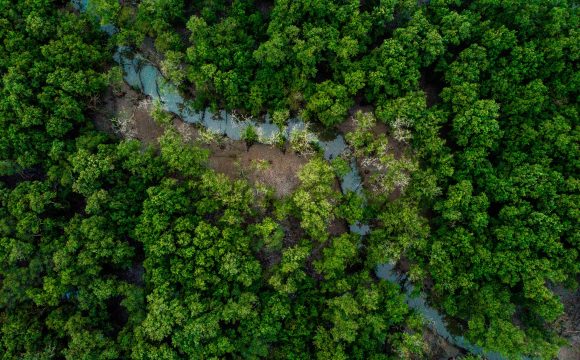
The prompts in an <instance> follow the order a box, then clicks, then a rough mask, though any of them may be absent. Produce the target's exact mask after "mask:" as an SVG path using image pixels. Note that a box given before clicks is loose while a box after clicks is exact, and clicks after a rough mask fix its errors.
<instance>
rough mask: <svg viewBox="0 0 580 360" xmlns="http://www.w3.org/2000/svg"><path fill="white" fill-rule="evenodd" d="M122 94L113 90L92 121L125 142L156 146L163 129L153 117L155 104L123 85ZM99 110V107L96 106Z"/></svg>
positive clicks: (105, 95) (107, 94)
mask: <svg viewBox="0 0 580 360" xmlns="http://www.w3.org/2000/svg"><path fill="white" fill-rule="evenodd" d="M119 90H120V91H118V92H114V91H113V90H111V89H110V88H109V89H108V90H107V92H106V93H105V94H104V96H103V97H102V99H101V101H100V106H99V107H98V109H97V110H95V111H94V113H93V115H92V118H93V122H94V124H95V127H96V128H97V129H98V130H101V131H104V132H106V133H109V134H113V135H116V136H118V137H121V138H125V139H138V140H141V141H142V142H143V143H145V144H148V145H156V144H157V143H158V140H157V139H158V138H159V137H160V136H161V135H163V128H162V127H161V126H159V125H158V124H157V123H156V122H155V120H153V118H152V117H151V109H152V106H153V105H152V102H151V100H150V99H148V98H146V97H144V96H142V95H140V94H139V93H137V92H136V91H135V90H133V89H131V88H130V87H129V86H128V85H127V84H125V83H123V85H122V86H121V88H120V89H119ZM95 108H97V107H95Z"/></svg>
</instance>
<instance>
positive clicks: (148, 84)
mask: <svg viewBox="0 0 580 360" xmlns="http://www.w3.org/2000/svg"><path fill="white" fill-rule="evenodd" d="M88 1H89V0H72V1H71V3H72V5H73V7H74V8H76V9H77V10H79V11H83V12H84V11H86V10H87V6H88ZM101 29H102V30H103V31H104V32H106V33H107V34H109V35H112V34H114V33H115V32H116V28H115V27H114V26H113V25H110V24H109V25H104V26H101ZM113 59H114V60H115V62H117V63H118V64H119V65H121V66H122V68H123V72H124V80H125V82H126V83H127V84H128V85H129V86H131V87H133V88H135V89H139V91H140V92H141V93H143V94H144V95H147V96H149V97H151V98H152V99H153V100H158V101H160V103H161V104H162V106H163V108H164V109H165V110H166V111H168V112H171V113H173V114H175V115H176V116H178V117H180V118H181V119H183V120H184V121H185V122H187V123H189V124H197V125H198V126H203V127H205V128H206V129H207V130H209V131H211V132H213V133H216V134H219V135H223V136H227V137H228V138H230V139H232V140H241V139H242V134H243V133H244V129H246V128H247V127H248V126H253V127H254V128H255V129H256V131H257V133H258V135H259V139H260V142H262V143H266V144H271V143H272V142H273V140H274V138H275V137H276V135H278V134H279V132H282V133H283V135H284V136H285V137H286V139H289V138H290V136H291V134H292V133H293V132H295V131H300V130H305V129H307V125H306V123H305V122H304V121H302V120H301V119H299V118H292V119H290V120H288V122H287V124H288V125H287V126H286V127H285V128H282V129H280V128H279V127H278V126H277V125H276V124H274V123H272V121H271V118H270V117H269V116H268V115H266V116H265V118H264V120H263V121H258V120H256V119H238V118H237V117H236V116H235V115H233V114H231V113H229V112H227V111H224V110H221V111H219V112H217V113H213V112H212V111H210V110H209V109H206V110H204V111H195V110H194V109H193V107H192V106H191V105H190V102H189V101H188V100H185V99H184V98H183V97H182V96H181V94H180V93H179V91H178V89H177V87H175V86H174V85H173V84H171V83H169V82H167V81H166V80H165V78H164V76H163V75H162V74H161V72H160V70H159V69H158V68H157V67H156V66H155V65H154V64H153V63H152V62H150V61H149V60H147V59H146V58H145V57H144V56H143V55H141V54H139V53H134V52H133V51H131V49H129V48H127V47H118V48H117V51H116V52H115V54H114V55H113ZM307 131H308V136H309V139H310V140H311V142H313V143H315V144H318V146H320V148H321V149H322V150H323V151H324V158H325V159H327V160H331V159H334V158H336V157H338V156H341V155H343V154H346V151H347V150H348V146H347V144H346V142H345V140H344V137H343V136H342V134H337V135H336V136H335V137H334V138H332V139H330V140H321V139H320V138H321V136H320V138H319V136H317V134H315V133H314V132H311V131H309V130H307ZM340 187H341V190H342V192H343V193H346V192H348V191H354V192H356V193H357V194H359V195H361V196H363V193H362V179H361V176H360V173H359V169H358V166H357V163H356V159H354V158H353V157H351V158H350V171H349V172H348V173H347V174H346V175H344V176H343V177H342V178H341V179H340ZM349 228H350V231H351V232H352V233H355V234H359V235H361V236H364V235H367V234H368V233H370V231H371V229H370V227H369V225H367V224H360V223H357V224H351V225H350V226H349ZM376 274H377V277H379V278H380V279H384V280H388V281H391V282H395V283H397V284H399V285H400V286H401V288H402V290H403V292H404V294H405V300H406V302H407V304H408V305H409V307H410V308H412V309H414V310H416V311H417V312H419V313H420V314H421V315H422V316H423V317H424V319H425V320H426V324H427V326H429V327H430V328H431V329H432V330H433V331H435V332H436V333H437V334H438V335H439V336H441V337H442V338H444V339H445V340H447V341H448V342H449V343H450V344H452V345H454V346H456V347H459V348H461V349H464V350H465V351H467V352H469V353H471V354H475V355H481V356H484V357H485V358H487V359H490V360H502V359H505V357H503V356H501V355H500V354H498V353H493V352H486V351H484V350H483V349H482V348H481V347H479V346H477V345H474V344H471V343H470V342H469V341H468V340H467V339H465V338H464V337H463V336H458V335H454V334H452V333H451V332H450V331H449V330H448V328H447V325H446V322H445V319H444V317H443V316H442V315H441V314H440V313H439V312H438V311H437V310H435V309H434V308H432V307H431V306H429V304H428V303H427V300H426V297H425V294H423V293H420V294H419V295H416V294H414V290H415V288H414V286H413V284H411V282H410V281H409V280H408V279H407V277H406V276H405V275H403V274H399V273H398V272H397V271H396V270H395V264H394V263H388V264H382V265H379V266H377V269H376Z"/></svg>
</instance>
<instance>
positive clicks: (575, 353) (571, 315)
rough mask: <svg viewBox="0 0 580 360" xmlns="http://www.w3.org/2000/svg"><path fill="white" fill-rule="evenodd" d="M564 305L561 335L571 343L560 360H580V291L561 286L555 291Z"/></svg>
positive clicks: (558, 328) (560, 326)
mask: <svg viewBox="0 0 580 360" xmlns="http://www.w3.org/2000/svg"><path fill="white" fill-rule="evenodd" d="M554 292H555V293H556V294H557V295H558V296H560V299H561V300H562V303H563V304H564V316H563V317H562V318H561V319H560V321H559V322H558V327H557V330H558V331H559V333H560V335H561V336H563V337H564V338H565V339H566V340H568V341H569V342H570V345H569V346H564V347H562V348H561V349H560V353H559V354H558V359H559V360H578V359H580V289H577V290H576V291H570V290H566V289H564V288H562V287H560V286H558V287H556V288H555V289H554Z"/></svg>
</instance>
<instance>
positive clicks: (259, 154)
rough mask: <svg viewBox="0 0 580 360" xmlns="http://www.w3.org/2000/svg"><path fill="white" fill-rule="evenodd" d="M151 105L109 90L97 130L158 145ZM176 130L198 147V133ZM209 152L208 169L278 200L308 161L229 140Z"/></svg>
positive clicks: (125, 89)
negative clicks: (269, 191) (243, 181)
mask: <svg viewBox="0 0 580 360" xmlns="http://www.w3.org/2000/svg"><path fill="white" fill-rule="evenodd" d="M152 106H153V105H152V103H151V101H150V100H148V99H147V98H145V97H143V96H142V95H140V94H139V93H137V92H136V91H134V90H133V89H131V88H130V87H129V86H127V85H126V84H123V86H122V87H121V89H120V91H117V92H113V91H112V90H111V89H109V90H108V91H107V92H106V93H105V95H104V96H103V98H102V100H101V104H100V106H99V107H98V111H95V112H94V114H92V115H93V119H94V123H95V126H96V127H97V129H99V130H101V131H105V132H107V133H109V134H113V135H115V136H118V137H121V138H132V139H138V140H141V141H142V142H143V143H145V144H148V145H157V144H158V138H159V137H160V136H161V135H163V131H164V130H163V128H162V127H161V126H160V125H158V124H157V123H156V122H155V120H153V118H152V117H151V115H150V113H151V109H152ZM173 126H174V127H175V128H176V129H177V131H178V132H179V133H181V134H182V135H183V137H184V138H185V139H186V140H189V141H191V142H196V143H199V142H198V141H197V140H199V131H198V130H197V129H196V128H195V127H194V126H192V125H189V124H187V123H184V122H183V121H182V120H180V119H177V118H176V119H174V122H173ZM201 146H202V147H205V148H208V149H209V150H210V152H211V153H210V157H209V167H210V168H212V169H214V170H215V171H217V172H220V173H223V174H225V175H227V176H228V177H230V178H232V179H239V178H245V179H247V180H248V181H249V182H250V183H251V184H253V185H258V184H261V185H263V186H266V187H268V188H271V189H273V190H274V194H275V195H276V197H279V198H281V197H284V196H286V195H289V194H291V193H292V192H293V191H294V189H295V188H296V187H297V186H298V184H299V180H298V176H297V174H298V172H299V170H300V169H301V168H302V166H303V165H304V164H305V163H306V162H307V161H308V159H307V158H305V157H303V156H300V155H297V154H295V153H293V152H292V151H286V152H283V151H282V150H280V149H279V148H277V147H275V146H270V145H264V144H254V145H252V146H250V147H247V146H246V143H245V142H244V141H233V140H230V139H226V138H221V139H218V141H217V142H212V143H210V144H201Z"/></svg>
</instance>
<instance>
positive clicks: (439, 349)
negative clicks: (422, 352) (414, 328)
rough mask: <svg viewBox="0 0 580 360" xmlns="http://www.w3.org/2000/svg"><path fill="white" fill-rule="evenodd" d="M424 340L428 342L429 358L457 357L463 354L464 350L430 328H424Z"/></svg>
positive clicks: (445, 359) (445, 358) (427, 353)
mask: <svg viewBox="0 0 580 360" xmlns="http://www.w3.org/2000/svg"><path fill="white" fill-rule="evenodd" d="M423 340H424V341H425V344H427V349H426V350H427V351H426V355H427V357H426V358H427V359H442V360H443V359H444V360H447V359H455V358H458V357H459V356H460V355H462V351H461V350H460V349H458V348H456V347H455V346H453V345H451V344H450V343H449V342H448V341H447V340H445V339H444V338H443V337H441V336H439V335H437V334H436V333H434V332H433V331H432V330H430V329H429V328H427V327H425V328H424V330H423Z"/></svg>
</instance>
